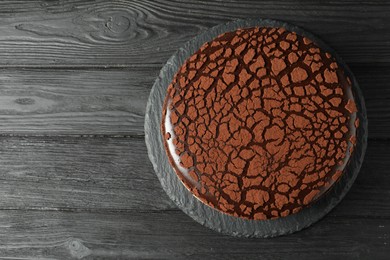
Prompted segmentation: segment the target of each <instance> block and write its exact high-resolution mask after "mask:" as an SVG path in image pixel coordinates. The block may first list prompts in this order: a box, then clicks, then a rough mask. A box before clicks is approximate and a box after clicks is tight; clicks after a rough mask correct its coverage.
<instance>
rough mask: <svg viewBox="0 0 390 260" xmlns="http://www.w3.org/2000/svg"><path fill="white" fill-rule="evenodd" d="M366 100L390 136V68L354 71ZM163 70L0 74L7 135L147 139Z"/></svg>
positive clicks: (376, 131)
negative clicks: (151, 100)
mask: <svg viewBox="0 0 390 260" xmlns="http://www.w3.org/2000/svg"><path fill="white" fill-rule="evenodd" d="M352 70H353V72H354V73H355V75H356V77H357V79H358V82H359V84H360V86H361V88H362V90H363V93H364V97H365V100H366V105H367V111H368V119H369V138H388V137H389V134H388V133H389V132H390V106H389V105H388V104H389V102H390V88H389V82H390V74H389V73H388V71H390V65H389V66H387V65H382V66H377V65H374V66H373V65H369V64H355V65H354V66H352ZM158 72H159V69H158V68H138V69H120V70H113V69H109V70H96V69H82V70H81V69H77V70H75V69H55V70H53V69H0V121H1V122H2V124H1V125H0V133H1V134H2V135H111V136H116V135H120V136H127V135H130V136H138V135H139V136H142V135H143V134H144V127H143V125H144V115H145V108H146V102H147V99H148V97H149V92H150V90H151V88H152V85H153V83H154V81H155V79H156V77H157V75H158Z"/></svg>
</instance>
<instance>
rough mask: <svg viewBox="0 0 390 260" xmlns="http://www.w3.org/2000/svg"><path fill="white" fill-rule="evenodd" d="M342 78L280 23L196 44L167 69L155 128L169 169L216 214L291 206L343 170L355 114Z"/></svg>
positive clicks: (266, 212)
mask: <svg viewBox="0 0 390 260" xmlns="http://www.w3.org/2000/svg"><path fill="white" fill-rule="evenodd" d="M356 112H357V109H356V105H355V101H354V97H353V94H352V90H351V81H350V79H349V78H348V77H347V76H346V75H345V74H344V71H343V69H341V67H339V65H338V64H337V62H336V60H335V59H334V58H333V57H332V55H331V54H329V53H326V52H323V51H321V49H320V48H319V47H318V46H317V45H316V44H315V43H313V42H312V41H311V40H310V39H308V38H305V37H303V36H300V35H297V34H296V33H294V32H289V31H286V30H285V29H283V28H270V27H253V28H246V29H239V30H236V31H233V32H228V33H225V34H222V35H220V36H218V37H217V38H215V39H214V40H213V41H211V42H208V43H205V44H204V45H203V46H202V47H201V48H200V49H199V50H198V51H197V52H196V53H194V54H193V55H192V56H191V57H190V58H189V59H188V60H186V61H185V62H184V64H183V66H182V67H181V68H180V69H179V71H178V72H177V74H176V75H175V76H174V78H173V81H172V82H171V84H170V85H169V87H168V91H167V96H166V98H165V103H164V107H163V115H162V118H163V119H162V122H161V131H162V134H163V136H164V140H165V141H164V146H165V149H166V152H167V154H168V158H169V160H170V163H171V165H172V167H173V168H174V170H175V172H176V174H177V176H178V177H179V178H180V180H181V181H182V182H183V184H184V185H185V186H186V187H187V188H188V189H189V190H190V191H191V192H192V193H193V195H194V196H196V197H197V198H198V199H199V200H201V201H202V202H204V203H206V204H207V205H209V206H210V207H213V208H215V209H217V210H219V211H222V212H224V213H226V214H229V215H233V216H236V217H241V218H246V219H254V220H264V219H273V218H278V217H284V216H287V215H289V214H293V213H296V212H298V211H300V210H301V209H302V208H304V207H307V206H309V205H310V204H311V203H313V202H314V201H316V200H317V199H318V198H320V197H321V196H322V195H323V194H324V193H325V192H326V191H327V190H329V188H330V187H331V186H332V185H333V184H334V183H335V182H336V181H337V180H338V179H339V178H340V176H341V175H342V174H343V170H344V167H345V165H346V164H347V162H348V160H349V157H350V155H351V154H352V152H353V149H354V145H355V142H356V137H355V136H356V128H357V127H358V124H359V120H358V119H357V116H356Z"/></svg>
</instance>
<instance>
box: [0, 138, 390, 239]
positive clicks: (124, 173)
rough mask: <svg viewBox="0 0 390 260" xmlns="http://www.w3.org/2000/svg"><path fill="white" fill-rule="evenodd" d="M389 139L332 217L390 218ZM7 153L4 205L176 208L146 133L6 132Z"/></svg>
mask: <svg viewBox="0 0 390 260" xmlns="http://www.w3.org/2000/svg"><path fill="white" fill-rule="evenodd" d="M389 143H390V141H383V142H382V141H370V142H369V148H368V152H367V156H366V159H365V162H364V165H363V169H362V171H361V172H360V174H359V176H358V179H357V180H356V182H355V184H354V185H353V187H352V190H351V191H350V192H349V193H348V195H347V196H346V198H345V199H344V200H343V201H342V203H341V204H340V205H339V206H338V207H336V208H335V210H334V211H332V212H331V215H333V216H338V217H339V216H352V217H356V216H360V217H365V216H370V217H389V218H390V191H389V188H388V184H389V183H390V175H389V174H387V172H388V168H389V162H388V159H387V158H388V157H389V156H390V146H389ZM0 154H1V156H0V166H1V167H0V209H21V210H26V209H31V210H60V211H93V212H98V211H128V210H150V209H153V210H173V209H176V207H175V206H174V204H173V203H172V202H171V201H170V200H169V198H168V196H167V195H166V194H165V193H164V191H163V190H162V188H161V186H160V183H159V181H158V179H157V176H156V175H155V173H154V171H153V168H152V166H151V163H150V162H149V160H148V157H147V152H146V147H145V144H144V139H143V138H94V137H90V138H84V137H45V136H44V137H28V138H21V137H1V138H0ZM0 223H1V222H0ZM0 244H1V243H0Z"/></svg>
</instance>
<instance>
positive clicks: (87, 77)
mask: <svg viewBox="0 0 390 260" xmlns="http://www.w3.org/2000/svg"><path fill="white" fill-rule="evenodd" d="M156 75H157V71H156V70H150V69H146V70H145V69H132V70H130V71H129V70H88V69H87V70H69V69H64V70H50V69H24V70H23V69H18V70H13V69H2V70H1V69H0V122H1V125H0V133H1V134H35V135H39V134H54V133H55V134H105V135H142V134H143V123H144V114H145V107H146V100H147V98H148V96H149V91H150V89H151V85H152V84H153V81H154V80H155V77H156Z"/></svg>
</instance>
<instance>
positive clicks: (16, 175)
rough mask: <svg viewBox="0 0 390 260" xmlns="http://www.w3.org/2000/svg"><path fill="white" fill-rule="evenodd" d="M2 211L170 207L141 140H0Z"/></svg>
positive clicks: (39, 138)
mask: <svg viewBox="0 0 390 260" xmlns="http://www.w3.org/2000/svg"><path fill="white" fill-rule="evenodd" d="M0 153H1V156H0V165H1V167H0V209H23V210H25V209H33V210H65V211H68V210H76V211H77V210H87V211H97V210H112V211H123V210H129V209H149V208H150V209H159V210H165V209H172V208H174V206H173V203H172V202H171V201H170V200H169V199H168V197H167V195H166V194H165V193H164V191H163V190H162V189H161V186H160V183H159V181H158V179H157V177H156V176H155V174H154V172H153V169H152V166H151V164H150V162H149V160H148V158H147V156H146V148H145V144H144V141H143V139H132V138H94V137H92V138H83V137H79V138H63V137H30V138H18V137H14V138H12V137H11V138H9V137H1V138H0Z"/></svg>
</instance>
